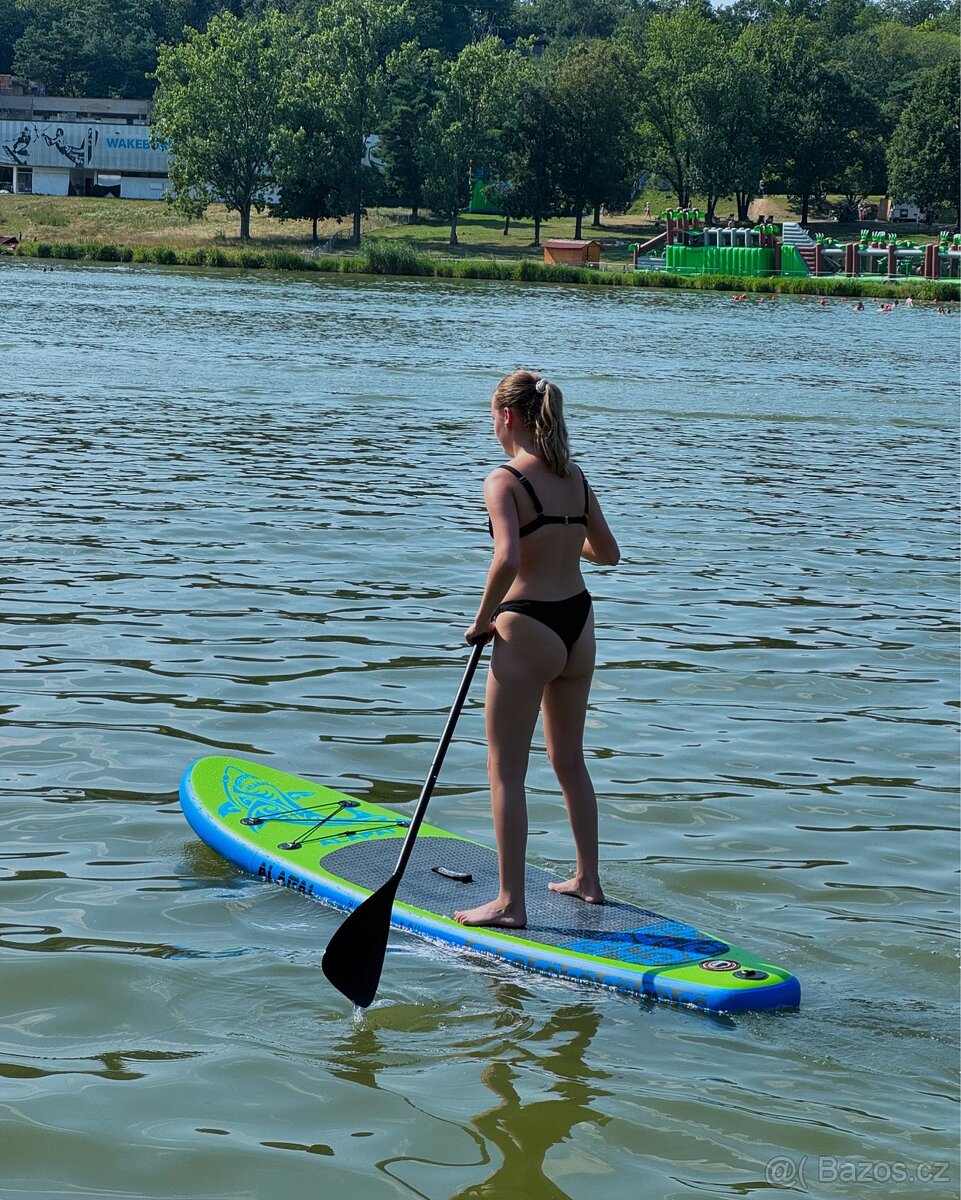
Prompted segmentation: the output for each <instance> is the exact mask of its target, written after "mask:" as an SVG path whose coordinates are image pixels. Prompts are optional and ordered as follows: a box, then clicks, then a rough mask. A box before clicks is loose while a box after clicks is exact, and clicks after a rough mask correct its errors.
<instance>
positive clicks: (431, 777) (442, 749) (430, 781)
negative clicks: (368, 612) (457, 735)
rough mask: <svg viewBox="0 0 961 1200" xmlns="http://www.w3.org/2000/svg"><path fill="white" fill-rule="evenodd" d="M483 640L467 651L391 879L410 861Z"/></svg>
mask: <svg viewBox="0 0 961 1200" xmlns="http://www.w3.org/2000/svg"><path fill="white" fill-rule="evenodd" d="M487 640H488V639H486V638H485V639H484V640H482V641H477V642H475V643H474V645H473V647H472V649H471V655H470V659H469V660H468V663H467V667H466V669H465V670H464V678H463V679H462V680H461V681H460V687H459V688H458V689H457V695H456V696H455V697H454V703H453V704H452V705H451V710H450V715H449V716H448V718H447V724H446V725H445V726H444V734H443V737H442V738H441V739H440V743H439V744H438V747H437V753H436V754H435V755H434V761H433V762H432V763H431V765H430V773H429V774H428V776H427V778H426V779H425V780H424V786H423V787H422V788H421V792H420V797H419V798H418V800H417V808H416V809H415V810H414V815H413V817H411V821H410V828H409V829H408V830H407V836H406V837H405V838H404V844H403V846H401V848H400V854H399V855H398V857H397V866H396V867H395V868H394V874H393V878H394V879H400V877H401V875H403V873H404V869H405V868H406V866H407V861H408V859H409V858H410V856H411V854H412V852H413V849H414V842H415V841H416V840H417V831H418V830H419V829H420V827H421V825H422V824H423V821H424V814H425V813H426V812H427V805H428V803H429V802H430V797H431V793H432V792H433V790H434V784H435V783H436V782H437V776H438V775H439V774H440V769H441V766H442V765H443V762H444V756H445V755H446V753H447V747H448V746H449V745H450V743H451V738H452V737H453V736H454V726H455V725H456V724H457V718H458V717H459V716H460V711H461V709H462V708H463V707H464V701H465V700H466V699H467V692H468V689H469V688H470V684H471V680H472V679H473V678H474V672H475V671H476V670H477V664H478V663H479V662H480V660H481V655H482V654H483V653H484V647H485V646H486V645H487Z"/></svg>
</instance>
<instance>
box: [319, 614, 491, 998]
mask: <svg viewBox="0 0 961 1200" xmlns="http://www.w3.org/2000/svg"><path fill="white" fill-rule="evenodd" d="M487 641H488V639H487V638H485V639H483V640H482V641H477V642H475V643H474V646H473V649H472V650H471V656H470V661H469V662H468V664H467V669H466V670H465V671H464V678H463V679H462V680H461V683H460V687H459V688H458V690H457V695H456V697H455V698H454V704H453V707H452V708H451V710H450V716H448V718H447V724H446V726H445V727H444V735H443V737H442V738H441V739H440V745H439V746H438V747H437V753H436V754H435V755H434V761H433V762H432V763H431V767H430V774H429V775H428V776H427V779H426V780H425V781H424V786H423V788H422V789H421V793H420V799H419V800H418V801H417V808H416V809H415V811H414V815H413V817H412V818H411V822H410V827H409V829H408V830H407V836H406V837H405V838H404V844H403V846H401V848H400V855H399V856H398V859H397V866H396V867H395V868H394V873H393V875H391V877H390V879H388V880H387V882H386V883H385V884H383V885H382V886H381V887H380V888H378V890H377V891H376V892H373V893H372V894H371V895H370V896H368V897H367V899H366V900H364V901H363V903H361V904H359V905H358V906H357V907H356V908H355V909H354V910H353V912H351V913H350V914H349V915H348V917H347V918H346V920H345V921H344V922H343V924H342V925H341V926H340V928H339V929H338V930H337V932H336V933H335V934H334V936H333V937H332V938H331V939H330V942H329V944H328V946H327V950H326V952H325V954H324V957H323V961H322V963H321V966H322V968H323V972H324V974H325V975H326V976H327V978H328V979H329V980H330V982H331V983H332V984H333V985H334V987H335V988H337V990H338V991H340V992H343V994H344V995H345V996H346V997H347V999H348V1000H352V1001H353V1002H354V1004H359V1005H360V1007H361V1008H367V1006H368V1005H369V1004H370V1003H371V1002H372V1001H373V999H374V997H375V996H376V995H377V986H378V984H379V983H380V975H381V971H382V970H383V968H384V955H385V954H386V953H387V938H388V937H389V935H390V915H391V912H392V911H393V907H394V897H395V896H396V894H397V887H398V885H399V884H400V881H401V878H402V877H403V874H404V870H405V869H406V867H407V862H408V860H409V858H410V856H411V853H412V852H413V849H414V841H415V840H416V838H417V831H418V830H419V829H420V827H421V824H422V823H423V820H424V814H425V813H426V811H427V805H428V803H429V801H430V797H431V792H433V790H434V784H435V783H436V782H437V776H438V775H439V774H440V769H441V766H442V764H443V762H444V755H445V754H446V753H447V747H448V746H449V745H450V742H451V738H452V737H453V735H454V726H455V725H456V724H457V718H458V717H459V716H460V711H461V709H462V708H463V707H464V700H465V699H466V698H467V691H468V688H469V687H470V683H471V680H472V679H473V677H474V672H475V671H476V670H477V664H478V663H479V662H480V657H481V655H482V654H483V653H484V646H485V645H486V643H487Z"/></svg>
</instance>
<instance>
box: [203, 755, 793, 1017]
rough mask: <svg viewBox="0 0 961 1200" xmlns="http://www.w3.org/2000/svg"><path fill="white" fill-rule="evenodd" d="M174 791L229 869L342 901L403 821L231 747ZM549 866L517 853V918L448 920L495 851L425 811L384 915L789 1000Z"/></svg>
mask: <svg viewBox="0 0 961 1200" xmlns="http://www.w3.org/2000/svg"><path fill="white" fill-rule="evenodd" d="M180 803H181V806H182V808H183V810H184V814H185V815H186V817H187V820H188V821H189V822H190V824H191V826H192V827H193V829H194V830H195V831H196V833H197V834H198V835H199V836H200V837H201V838H202V839H203V840H204V841H205V842H206V843H207V844H208V845H209V846H211V847H212V848H213V849H214V850H216V851H217V853H218V854H221V855H223V857H224V858H226V859H228V860H229V861H230V862H232V863H234V864H235V865H236V866H238V867H239V868H240V869H241V870H242V871H247V872H249V873H250V874H251V875H256V876H258V877H259V878H260V879H262V880H264V881H266V882H267V883H273V884H276V885H277V886H279V887H285V888H288V889H290V890H292V891H296V892H299V893H300V894H301V895H306V896H312V897H315V898H316V899H319V900H325V901H327V902H328V903H330V904H333V905H336V906H337V907H338V908H344V909H353V908H355V907H356V906H357V905H358V904H360V903H361V902H362V901H363V900H365V899H366V898H367V897H368V896H369V895H370V894H371V893H372V892H374V891H376V890H377V889H378V888H379V887H380V886H381V884H382V883H383V882H384V881H385V880H386V879H388V878H389V877H390V875H391V872H392V871H393V870H394V864H395V860H396V858H397V852H398V849H399V847H400V844H401V842H402V840H403V838H404V836H405V834H406V832H407V827H408V825H409V822H408V821H407V820H405V819H404V818H403V817H400V816H398V814H397V813H395V812H391V811H390V810H389V809H386V808H379V807H377V806H376V805H374V804H367V803H366V802H365V801H362V800H357V799H355V798H354V797H353V796H348V795H345V794H344V793H343V792H336V791H333V790H331V789H330V788H326V787H323V786H321V785H320V784H316V783H311V782H310V781H309V780H306V779H299V778H298V777H297V776H296V775H287V774H285V773H284V772H282V771H276V770H274V769H272V768H271V767H265V766H261V765H259V764H257V763H252V762H245V761H244V760H242V759H237V758H222V757H212V758H202V759H200V760H199V761H198V762H195V763H194V764H193V766H191V767H189V768H188V769H187V771H186V772H185V773H184V776H183V779H182V780H181V782H180ZM554 878H556V876H554V875H552V874H551V873H550V872H548V871H544V870H541V869H540V868H538V867H531V866H528V868H527V883H526V890H527V915H528V924H527V928H526V929H523V930H503V929H492V928H479V927H473V928H472V927H468V926H464V925H459V924H458V923H457V922H456V921H455V920H454V919H453V913H454V910H455V909H462V908H470V907H472V906H474V905H477V904H481V903H483V902H484V901H486V900H489V899H490V898H491V897H492V896H493V895H495V894H496V891H497V854H496V852H495V851H494V850H492V849H490V848H489V847H487V846H482V845H480V844H479V843H477V842H471V841H468V840H467V839H466V838H462V837H458V836H457V835H456V834H452V833H447V832H446V831H445V830H443V829H438V828H437V827H436V826H433V825H427V824H424V825H422V826H421V828H420V832H419V834H418V836H417V841H416V842H415V844H414V850H413V854H412V855H411V859H410V863H409V865H408V867H407V870H406V873H405V875H404V878H403V879H402V880H401V883H400V887H399V890H398V893H397V899H396V902H395V904H394V909H393V916H392V920H391V923H392V924H393V925H394V926H395V927H396V928H398V929H406V930H410V931H411V932H413V933H418V934H421V935H423V936H424V937H428V938H432V939H434V940H436V941H440V942H446V943H448V944H450V945H453V946H458V947H462V948H463V949H465V950H474V951H479V952H481V953H484V954H493V955H496V956H497V957H499V958H503V959H506V960H507V961H508V962H511V963H516V964H518V965H520V966H522V967H526V968H528V969H529V970H532V971H539V972H541V973H542V974H545V975H551V976H554V977H558V978H563V979H571V980H576V981H579V982H589V983H596V984H600V985H602V986H604V987H609V988H614V989H616V990H617V991H621V992H632V993H634V994H636V995H639V996H650V997H653V998H656V999H658V1000H670V1001H674V1002H676V1003H680V1004H690V1005H695V1006H697V1007H698V1008H705V1009H711V1010H714V1011H724V1012H739V1011H746V1010H758V1009H768V1008H793V1007H796V1006H797V1005H798V1003H799V1002H800V998H801V987H800V984H799V983H798V981H797V979H795V977H794V976H793V975H791V974H790V973H789V972H787V971H785V970H783V969H782V968H780V967H774V966H771V965H770V964H769V963H766V962H763V961H762V960H761V959H759V958H757V957H755V956H754V955H753V954H748V953H746V952H745V951H744V950H739V949H738V948H737V947H736V946H732V945H730V943H728V942H726V941H723V940H722V939H721V938H717V937H714V936H713V935H712V934H705V933H699V932H698V931H697V930H696V929H694V928H692V926H690V925H686V924H684V923H683V922H682V921H673V920H670V919H669V918H667V917H662V916H659V915H658V914H657V913H654V912H649V911H648V910H647V909H643V908H638V907H637V906H635V905H633V904H625V903H623V902H621V901H618V900H608V901H607V903H606V904H603V905H595V904H585V903H584V902H583V901H582V900H578V899H576V898H575V897H571V896H558V895H557V894H556V893H554V892H551V891H549V890H548V888H547V884H548V882H549V881H550V880H551V879H554Z"/></svg>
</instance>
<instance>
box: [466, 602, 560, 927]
mask: <svg viewBox="0 0 961 1200" xmlns="http://www.w3.org/2000/svg"><path fill="white" fill-rule="evenodd" d="M497 626H498V637H497V638H496V639H495V642H494V653H493V656H492V658H491V667H490V673H489V674H488V677H487V698H486V719H487V745H488V751H487V770H488V776H489V778H490V789H491V809H492V812H493V817H494V836H495V837H496V839H497V857H498V869H499V877H500V878H499V884H500V886H499V890H498V893H497V895H496V896H495V898H494V899H493V900H491V901H490V902H489V903H488V904H482V905H480V906H478V907H477V908H471V909H465V910H462V911H460V912H455V913H454V918H455V920H457V921H460V923H461V924H462V925H504V926H507V927H509V928H513V929H523V928H524V926H525V925H526V924H527V909H526V906H525V898H524V873H525V860H526V854H527V797H526V793H525V790H524V780H525V778H526V776H527V763H528V759H529V758H530V751H531V739H532V738H533V736H534V726H535V725H536V723H537V714H538V711H539V709H540V703H541V694H542V692H543V690H544V684H545V682H546V681H547V680H548V679H550V678H552V677H553V676H554V675H555V674H556V673H557V672H558V671H560V670H561V669H562V668H563V665H564V659H565V652H564V646H563V644H562V643H561V641H560V639H559V638H558V637H557V636H556V635H555V634H553V633H552V632H551V631H550V630H549V629H547V628H546V627H544V626H543V625H540V624H539V623H538V622H536V621H533V620H532V619H531V618H530V617H527V616H522V615H521V614H519V613H504V614H503V615H502V616H501V617H500V618H498V622H497Z"/></svg>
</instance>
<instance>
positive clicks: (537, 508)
mask: <svg viewBox="0 0 961 1200" xmlns="http://www.w3.org/2000/svg"><path fill="white" fill-rule="evenodd" d="M500 469H501V470H502V471H510V473H511V474H512V475H513V476H514V478H515V479H516V480H518V481H519V482H520V483H521V484H522V485H523V488H524V491H525V492H527V494H528V496H530V498H531V503H532V504H533V505H534V512H536V513H537V515H538V516H540V515H541V513H542V512H543V511H544V505H543V504H541V502H540V500H538V498H537V492H535V491H534V488H533V486H532V485H531V481H530V480H529V479H528V478H527V476H526V475H522V474H521V473H520V471H518V470H517V468H516V467H512V466H511V465H510V463H501V464H500ZM585 483H586V481H585Z"/></svg>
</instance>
